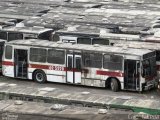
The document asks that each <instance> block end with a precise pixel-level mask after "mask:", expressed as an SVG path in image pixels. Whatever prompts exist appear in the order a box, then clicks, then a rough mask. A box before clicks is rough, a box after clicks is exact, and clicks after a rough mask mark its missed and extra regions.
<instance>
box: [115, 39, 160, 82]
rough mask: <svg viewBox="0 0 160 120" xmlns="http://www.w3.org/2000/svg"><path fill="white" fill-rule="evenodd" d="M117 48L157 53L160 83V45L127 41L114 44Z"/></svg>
mask: <svg viewBox="0 0 160 120" xmlns="http://www.w3.org/2000/svg"><path fill="white" fill-rule="evenodd" d="M114 46H117V47H128V48H135V49H149V50H154V51H156V64H157V73H158V74H157V75H158V79H159V81H160V43H153V42H151V43H150V42H136V41H125V42H120V43H116V44H114Z"/></svg>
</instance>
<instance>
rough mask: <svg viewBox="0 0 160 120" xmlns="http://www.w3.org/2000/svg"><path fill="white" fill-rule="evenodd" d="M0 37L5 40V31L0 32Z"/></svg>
mask: <svg viewBox="0 0 160 120" xmlns="http://www.w3.org/2000/svg"><path fill="white" fill-rule="evenodd" d="M0 39H3V40H7V32H0Z"/></svg>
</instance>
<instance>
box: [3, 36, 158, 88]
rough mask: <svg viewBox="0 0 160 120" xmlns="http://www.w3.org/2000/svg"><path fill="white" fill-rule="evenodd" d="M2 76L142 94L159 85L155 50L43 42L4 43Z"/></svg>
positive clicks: (31, 40)
mask: <svg viewBox="0 0 160 120" xmlns="http://www.w3.org/2000/svg"><path fill="white" fill-rule="evenodd" d="M2 70H3V75H4V76H8V77H14V78H23V79H31V80H35V81H37V82H39V83H43V82H45V81H50V82H59V83H70V84H79V85H86V86H95V87H107V88H111V90H113V91H118V90H119V89H121V90H132V91H143V90H148V89H150V88H154V87H156V86H157V85H158V81H157V73H156V55H155V51H151V50H146V49H132V48H123V47H113V46H112V47H111V46H105V45H82V44H73V45H72V44H71V43H62V42H51V41H46V40H36V39H28V40H25V41H24V40H15V41H10V42H7V43H6V44H5V49H4V54H3V62H2Z"/></svg>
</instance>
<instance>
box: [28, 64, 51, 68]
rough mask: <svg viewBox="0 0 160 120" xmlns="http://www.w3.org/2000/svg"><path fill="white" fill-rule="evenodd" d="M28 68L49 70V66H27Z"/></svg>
mask: <svg viewBox="0 0 160 120" xmlns="http://www.w3.org/2000/svg"><path fill="white" fill-rule="evenodd" d="M29 68H37V69H49V65H38V64H29Z"/></svg>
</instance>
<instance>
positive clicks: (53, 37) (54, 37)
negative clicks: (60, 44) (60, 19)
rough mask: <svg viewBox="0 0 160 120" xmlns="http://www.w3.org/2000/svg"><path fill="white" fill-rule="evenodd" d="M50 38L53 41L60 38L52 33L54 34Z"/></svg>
mask: <svg viewBox="0 0 160 120" xmlns="http://www.w3.org/2000/svg"><path fill="white" fill-rule="evenodd" d="M52 40H53V41H59V40H60V38H59V35H57V34H54V35H53V36H52Z"/></svg>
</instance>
